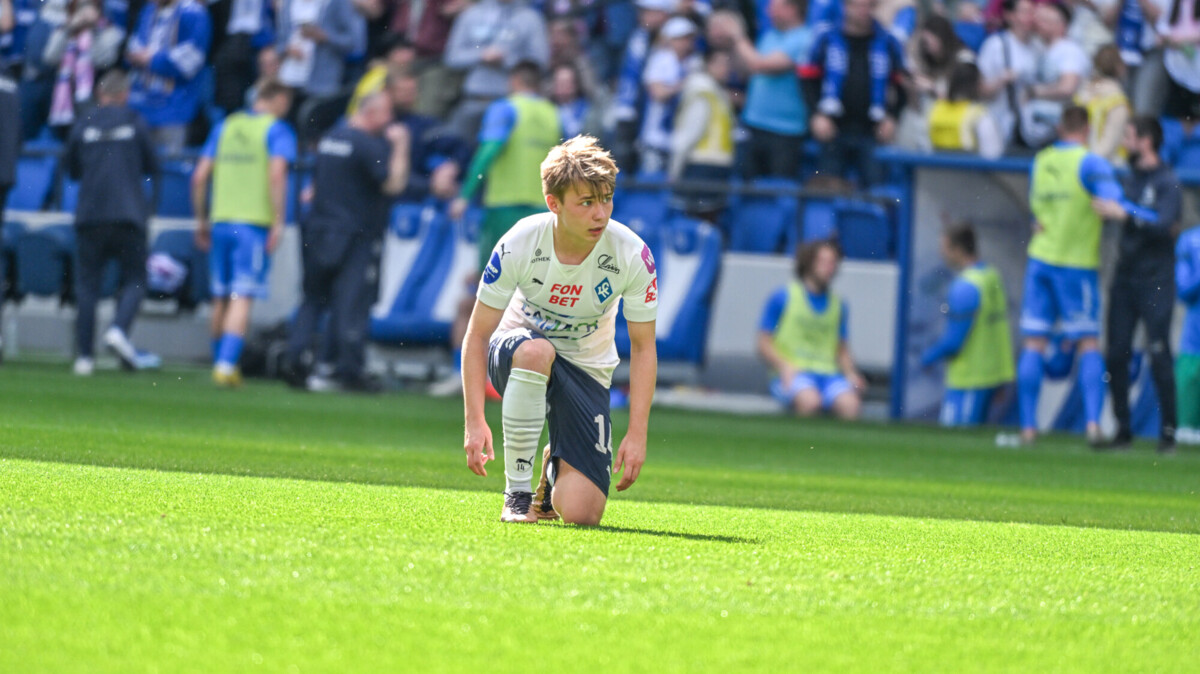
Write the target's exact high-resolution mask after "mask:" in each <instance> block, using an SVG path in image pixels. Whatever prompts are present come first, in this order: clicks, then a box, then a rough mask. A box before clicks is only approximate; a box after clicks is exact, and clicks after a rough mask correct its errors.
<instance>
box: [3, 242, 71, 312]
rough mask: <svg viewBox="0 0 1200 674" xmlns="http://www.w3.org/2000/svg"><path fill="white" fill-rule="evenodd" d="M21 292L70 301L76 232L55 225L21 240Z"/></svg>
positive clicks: (18, 276)
mask: <svg viewBox="0 0 1200 674" xmlns="http://www.w3.org/2000/svg"><path fill="white" fill-rule="evenodd" d="M16 248H17V292H19V293H20V294H22V295H39V296H42V297H61V298H64V299H65V298H68V297H70V296H71V294H72V288H71V286H70V280H71V267H72V264H73V258H74V255H75V229H74V228H73V227H71V226H70V225H51V226H48V227H42V228H40V229H34V230H30V231H27V232H26V233H25V235H24V236H22V237H20V238H19V239H17V243H16Z"/></svg>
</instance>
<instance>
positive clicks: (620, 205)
mask: <svg viewBox="0 0 1200 674" xmlns="http://www.w3.org/2000/svg"><path fill="white" fill-rule="evenodd" d="M668 198H669V197H668V194H667V191H666V190H628V189H618V190H617V194H616V196H614V197H613V214H612V217H613V220H616V221H617V222H619V223H621V224H623V225H626V226H627V227H629V228H630V229H632V230H633V231H635V232H637V233H638V235H639V236H640V235H642V233H643V232H647V231H650V230H651V229H654V228H657V227H660V226H662V225H663V224H664V223H665V222H666V221H667V216H668V214H669V213H670V206H669V205H668Z"/></svg>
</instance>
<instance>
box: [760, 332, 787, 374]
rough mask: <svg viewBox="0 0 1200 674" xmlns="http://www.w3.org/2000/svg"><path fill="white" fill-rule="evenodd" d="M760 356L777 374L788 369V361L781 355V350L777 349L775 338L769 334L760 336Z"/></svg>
mask: <svg viewBox="0 0 1200 674" xmlns="http://www.w3.org/2000/svg"><path fill="white" fill-rule="evenodd" d="M758 355H759V356H761V357H762V359H763V360H764V361H766V363H767V365H769V366H771V369H772V370H775V371H776V372H782V371H783V370H784V369H786V368H787V361H786V360H785V359H784V358H783V355H782V354H780V353H779V349H776V348H775V344H774V338H773V337H772V336H771V335H770V334H769V333H765V332H764V333H761V334H759V336H758Z"/></svg>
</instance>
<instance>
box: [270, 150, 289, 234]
mask: <svg viewBox="0 0 1200 674" xmlns="http://www.w3.org/2000/svg"><path fill="white" fill-rule="evenodd" d="M281 163H282V164H283V166H282V169H281V168H280V167H278V166H276V165H272V166H271V180H270V183H271V212H272V213H274V214H275V221H274V222H272V223H271V224H272V225H274V226H280V225H283V223H284V221H285V220H286V219H287V163H286V162H281Z"/></svg>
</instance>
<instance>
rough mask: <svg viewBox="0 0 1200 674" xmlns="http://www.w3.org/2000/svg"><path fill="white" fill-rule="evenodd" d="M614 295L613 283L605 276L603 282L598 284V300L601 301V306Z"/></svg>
mask: <svg viewBox="0 0 1200 674" xmlns="http://www.w3.org/2000/svg"><path fill="white" fill-rule="evenodd" d="M612 295H613V289H612V283H609V281H608V277H607V276H605V277H604V280H603V281H601V282H599V283H597V284H596V298H597V299H599V300H600V303H601V304H604V303H605V302H607V301H608V298H610V297H612Z"/></svg>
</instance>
